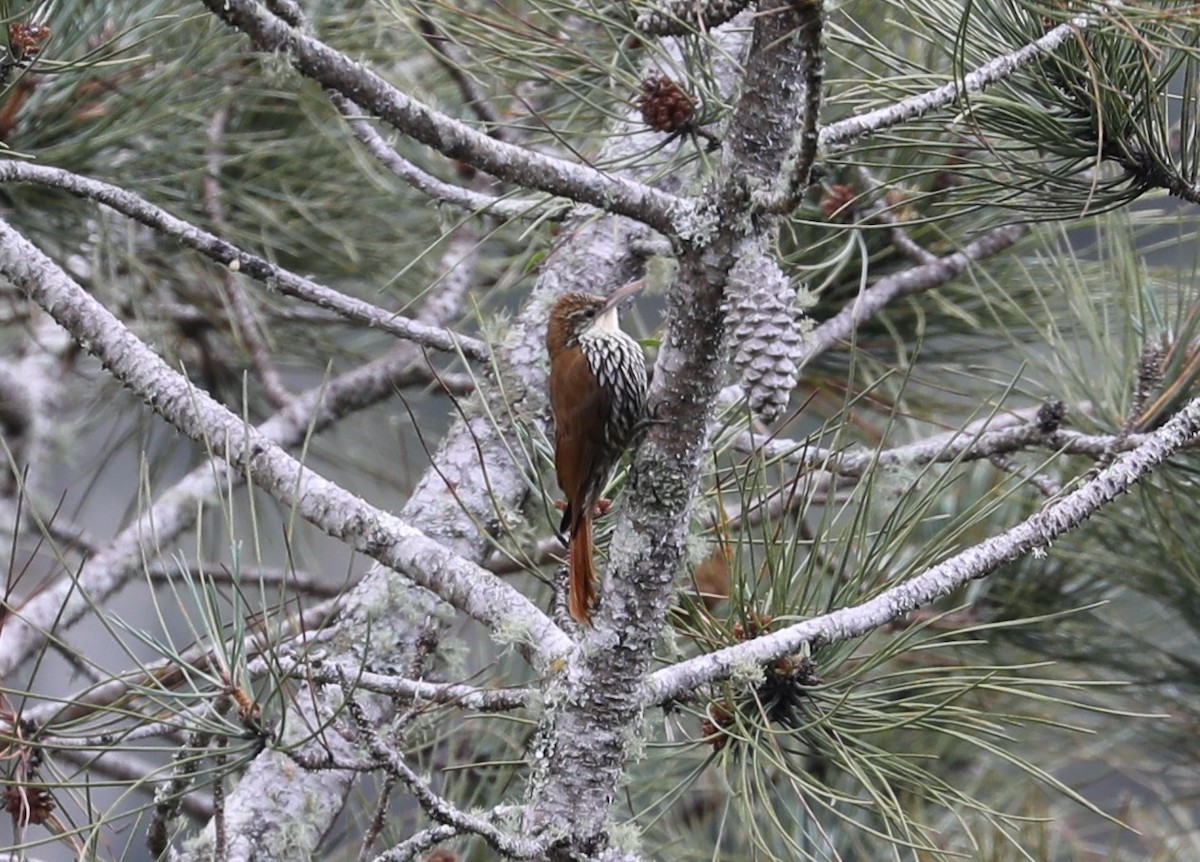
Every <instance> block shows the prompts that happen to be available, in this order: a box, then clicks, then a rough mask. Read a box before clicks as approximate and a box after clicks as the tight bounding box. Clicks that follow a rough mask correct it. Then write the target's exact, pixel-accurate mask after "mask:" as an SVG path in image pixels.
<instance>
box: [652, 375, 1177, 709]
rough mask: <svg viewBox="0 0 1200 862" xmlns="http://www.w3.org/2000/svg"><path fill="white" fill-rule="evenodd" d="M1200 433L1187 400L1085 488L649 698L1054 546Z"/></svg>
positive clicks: (668, 675)
mask: <svg viewBox="0 0 1200 862" xmlns="http://www.w3.org/2000/svg"><path fill="white" fill-rule="evenodd" d="M1197 435H1200V398H1198V399H1194V400H1192V401H1190V402H1189V403H1188V404H1187V406H1186V407H1184V408H1183V409H1182V410H1180V411H1179V413H1177V414H1175V415H1174V416H1173V417H1172V418H1171V419H1170V420H1169V421H1168V422H1167V423H1166V424H1165V425H1163V426H1162V427H1161V428H1159V429H1158V430H1156V431H1154V432H1152V433H1150V434H1146V435H1145V440H1144V442H1142V443H1141V445H1139V446H1137V447H1136V448H1134V449H1131V450H1130V451H1128V452H1125V453H1123V454H1122V455H1120V456H1118V457H1117V458H1116V459H1115V460H1114V461H1113V463H1112V465H1111V466H1109V467H1107V468H1106V469H1104V470H1103V471H1101V472H1100V473H1099V474H1098V475H1097V476H1096V477H1095V478H1094V479H1092V480H1090V481H1089V482H1087V483H1086V484H1084V485H1083V486H1081V487H1080V488H1078V489H1076V490H1075V491H1072V492H1071V493H1070V494H1068V495H1066V496H1065V497H1061V498H1059V499H1058V500H1055V501H1053V502H1051V503H1049V504H1048V505H1047V506H1046V507H1045V508H1043V509H1041V510H1040V511H1038V512H1036V513H1034V514H1033V515H1031V516H1030V517H1029V518H1027V519H1026V520H1025V521H1023V522H1021V523H1020V524H1018V525H1016V526H1015V527H1012V528H1011V529H1009V530H1006V531H1005V532H1003V533H1001V534H1000V535H998V536H994V537H993V538H990V539H987V540H985V541H983V542H981V543H979V544H978V545H975V546H973V547H971V548H968V549H966V550H965V551H962V552H961V553H959V554H956V555H954V556H953V557H951V558H950V559H948V560H946V561H945V562H943V563H939V564H938V565H936V566H933V567H931V568H929V569H927V570H926V571H924V572H922V573H921V574H920V575H917V576H916V577H914V578H912V579H911V580H909V581H906V582H905V583H903V584H900V585H898V586H895V587H892V588H890V589H887V590H885V591H884V592H882V593H881V594H880V595H878V596H876V597H875V598H873V599H870V600H868V601H865V602H863V603H861V604H858V605H854V606H852V607H847V608H842V609H841V610H837V611H834V612H833V613H829V614H823V615H822V616H819V617H815V618H813V619H810V620H805V621H804V622H801V623H797V624H796V625H792V626H788V627H787V628H784V629H780V630H779V631H777V632H772V633H770V634H768V635H764V636H762V637H761V638H755V639H753V640H748V641H745V642H743V643H740V644H736V645H735V646H731V647H727V648H725V649H722V650H718V651H716V652H713V653H709V654H707V655H704V656H700V657H698V658H694V659H690V660H688V661H684V662H680V663H679V664H676V665H675V666H673V667H670V668H666V669H665V670H661V671H659V672H657V673H656V674H654V675H653V676H652V677H651V678H650V680H649V681H648V683H647V685H646V688H645V690H644V694H643V703H644V704H645V705H647V706H648V705H651V704H661V703H664V702H666V701H668V700H671V699H672V698H676V697H680V696H681V695H684V694H685V693H687V692H690V691H693V690H694V689H696V688H697V687H698V686H701V685H704V684H707V683H710V682H713V681H715V680H718V679H724V678H726V677H727V676H729V675H730V674H731V673H733V672H735V671H736V670H737V669H738V668H746V667H750V666H753V665H763V664H766V663H767V662H770V661H773V660H775V659H778V658H782V657H783V656H786V655H791V654H793V653H795V652H797V651H798V650H800V649H802V648H805V647H808V648H810V649H812V648H816V647H819V646H822V645H827V644H832V643H839V642H841V641H845V640H849V639H851V638H856V637H861V636H863V635H866V634H868V633H870V632H872V631H874V630H876V629H878V628H880V627H881V626H885V625H887V624H888V623H890V622H892V621H894V620H897V619H899V618H900V617H902V616H903V615H904V614H906V613H908V612H910V611H913V610H916V609H917V608H919V607H922V606H923V605H927V604H929V603H930V602H932V601H934V600H936V599H939V598H941V597H943V596H947V595H949V594H950V593H952V592H954V591H955V590H957V589H959V588H960V587H962V586H964V585H965V584H968V583H970V582H971V581H973V580H976V579H978V578H982V577H985V576H987V575H989V574H991V573H992V572H994V571H996V570H997V569H998V568H1000V567H1001V566H1003V565H1005V564H1006V563H1011V562H1012V561H1014V560H1016V559H1019V558H1020V557H1023V556H1025V555H1027V554H1030V553H1035V554H1036V553H1038V552H1039V551H1044V550H1045V549H1047V548H1049V547H1050V545H1051V544H1052V543H1053V542H1054V540H1055V539H1057V538H1058V537H1060V536H1062V535H1064V534H1066V533H1069V532H1071V531H1073V530H1075V529H1077V528H1078V527H1079V526H1080V525H1081V524H1082V523H1083V522H1084V521H1085V520H1086V519H1087V518H1089V517H1090V516H1091V515H1093V514H1095V513H1096V512H1098V511H1099V510H1101V509H1102V508H1104V507H1105V506H1106V505H1108V504H1109V503H1111V502H1112V501H1113V500H1115V499H1116V498H1117V497H1118V496H1120V495H1121V494H1123V493H1125V492H1126V491H1128V490H1129V488H1130V487H1131V486H1132V485H1133V484H1135V483H1136V482H1138V481H1140V480H1141V479H1143V478H1145V477H1146V476H1148V475H1150V474H1151V473H1152V472H1154V470H1155V469H1157V468H1158V467H1159V466H1160V465H1162V464H1163V463H1164V462H1165V461H1166V460H1167V459H1168V458H1170V457H1171V456H1172V455H1174V454H1175V453H1177V452H1179V451H1180V450H1181V449H1183V448H1184V447H1186V446H1189V445H1191V444H1192V443H1193V442H1194V441H1195V439H1196V437H1197Z"/></svg>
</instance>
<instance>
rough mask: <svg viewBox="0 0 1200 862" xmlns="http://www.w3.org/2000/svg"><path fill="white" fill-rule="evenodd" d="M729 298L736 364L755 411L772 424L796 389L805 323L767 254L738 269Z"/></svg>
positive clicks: (745, 261)
mask: <svg viewBox="0 0 1200 862" xmlns="http://www.w3.org/2000/svg"><path fill="white" fill-rule="evenodd" d="M728 296H729V300H728V303H729V305H728V312H729V331H730V333H731V335H732V344H733V351H734V353H733V363H734V365H735V366H737V368H738V369H739V370H740V371H741V373H742V385H743V386H744V387H745V389H746V394H747V396H748V397H749V399H750V409H751V410H752V411H754V413H755V414H756V415H757V416H759V417H760V418H761V419H762V420H763V421H764V422H773V421H775V420H776V419H777V418H779V415H780V414H781V413H782V412H783V411H784V409H786V408H787V405H788V400H789V399H790V398H791V396H792V390H794V389H795V388H796V383H797V380H798V378H799V374H800V367H799V365H798V363H799V361H800V354H801V351H802V349H803V346H804V344H803V342H804V331H805V329H806V327H805V326H804V323H806V321H805V320H804V319H803V315H802V313H801V312H800V310H799V309H797V308H796V305H795V303H794V302H793V299H794V296H795V291H794V290H793V288H792V286H791V285H790V284H789V283H788V279H787V276H785V275H784V274H783V273H782V272H781V271H780V269H779V266H778V264H776V263H775V261H773V260H772V259H771V258H769V257H768V256H766V255H765V254H750V255H746V256H744V257H743V258H742V259H741V260H739V261H738V262H737V264H735V265H734V267H733V269H732V270H731V271H730V273H729V291H728Z"/></svg>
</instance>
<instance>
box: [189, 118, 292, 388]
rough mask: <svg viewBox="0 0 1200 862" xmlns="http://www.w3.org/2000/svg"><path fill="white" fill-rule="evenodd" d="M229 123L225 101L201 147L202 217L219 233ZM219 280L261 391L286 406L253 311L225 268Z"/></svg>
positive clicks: (222, 212)
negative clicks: (227, 126)
mask: <svg viewBox="0 0 1200 862" xmlns="http://www.w3.org/2000/svg"><path fill="white" fill-rule="evenodd" d="M228 122H229V103H228V102H226V103H225V104H224V105H222V106H221V107H219V108H217V110H215V111H214V112H213V116H212V120H211V122H209V124H208V135H207V142H206V145H205V148H204V162H205V170H204V182H203V189H204V195H203V197H204V214H205V215H206V216H208V220H209V221H210V222H211V223H212V226H213V227H214V228H216V229H217V231H219V232H221V233H225V232H226V231H225V227H226V225H225V205H224V203H222V201H221V180H220V177H221V163H222V160H223V159H222V156H223V148H224V139H225V128H226V125H227V124H228ZM220 277H221V287H222V289H223V291H224V293H225V299H226V301H227V302H228V303H229V308H230V310H231V311H232V312H233V319H234V327H235V330H236V332H237V334H238V336H239V337H240V338H241V339H242V341H243V342H244V343H245V345H246V349H247V350H248V351H249V352H250V361H251V362H253V363H254V368H255V370H256V371H257V372H258V377H259V379H260V380H261V381H262V385H263V392H264V393H265V394H266V396H267V399H268V400H269V401H270V402H271V403H272V404H273V405H274V406H275V407H277V408H282V407H285V406H287V404H288V403H289V402H290V401H291V400H292V393H291V392H289V391H288V388H287V387H286V386H284V384H283V380H282V378H280V376H279V372H278V371H277V370H276V369H275V363H274V362H272V361H271V353H270V351H269V350H268V349H267V345H266V342H264V341H263V339H262V337H261V336H260V335H259V331H258V322H257V321H256V320H255V314H254V310H253V309H252V308H251V307H250V302H249V300H248V299H247V298H246V292H245V291H244V290H242V286H241V285H240V284H238V282H237V280H236V279H235V278H234V276H233V273H231V272H230V271H229V268H228V267H223V268H222V269H221V272H220Z"/></svg>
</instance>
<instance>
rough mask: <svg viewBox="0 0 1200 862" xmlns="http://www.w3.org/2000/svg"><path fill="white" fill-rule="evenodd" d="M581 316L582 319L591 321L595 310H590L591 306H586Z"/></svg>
mask: <svg viewBox="0 0 1200 862" xmlns="http://www.w3.org/2000/svg"><path fill="white" fill-rule="evenodd" d="M582 314H583V316H584V317H586V318H589V319H591V318H593V317H595V316H596V309H594V308H592V307H591V306H588V307H587V308H585V309H584V310H583V312H582Z"/></svg>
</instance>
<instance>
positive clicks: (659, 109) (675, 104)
mask: <svg viewBox="0 0 1200 862" xmlns="http://www.w3.org/2000/svg"><path fill="white" fill-rule="evenodd" d="M634 104H635V105H637V106H638V107H639V108H641V109H642V120H643V121H644V122H645V123H646V125H647V126H649V127H650V128H652V129H654V130H655V131H656V132H677V131H680V130H681V129H686V128H687V127H688V126H690V125H691V123H692V120H694V119H695V118H696V103H695V102H693V101H692V98H691V96H689V95H688V94H687V93H685V92H684V91H683V90H682V89H681V88H680V86H679V84H677V83H675V82H674V81H672V80H671V79H670V78H668V77H666V76H665V75H652V76H650V77H649V78H646V79H645V80H644V81H642V92H641V95H639V96H638V97H637V98H636V99H635V100H634Z"/></svg>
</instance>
